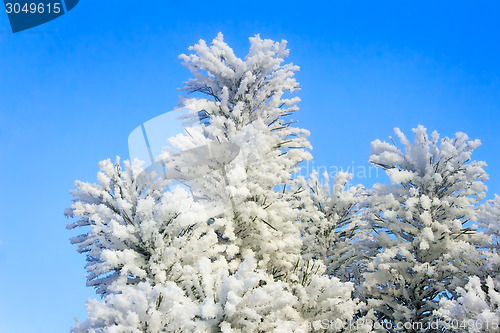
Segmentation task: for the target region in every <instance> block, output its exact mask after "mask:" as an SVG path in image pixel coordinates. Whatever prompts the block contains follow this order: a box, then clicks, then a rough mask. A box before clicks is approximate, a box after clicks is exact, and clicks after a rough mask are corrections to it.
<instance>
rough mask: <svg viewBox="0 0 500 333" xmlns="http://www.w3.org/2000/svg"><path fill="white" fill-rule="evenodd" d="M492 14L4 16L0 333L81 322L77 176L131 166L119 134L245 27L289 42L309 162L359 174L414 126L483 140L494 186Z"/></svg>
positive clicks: (172, 102)
mask: <svg viewBox="0 0 500 333" xmlns="http://www.w3.org/2000/svg"><path fill="white" fill-rule="evenodd" d="M499 17H500V5H499V3H498V2H496V1H493V0H490V1H481V0H479V1H439V4H438V3H437V2H436V1H402V0H398V1H365V2H360V1H325V2H323V3H322V2H314V1H313V2H311V1H302V2H295V3H294V2H280V1H262V2H261V1H253V2H245V4H244V5H240V2H238V1H230V2H229V1H227V2H209V1H201V2H197V1H182V0H181V1H175V2H172V1H149V2H145V1H128V0H125V1H85V0H82V1H80V3H79V4H78V5H77V7H75V8H74V9H73V10H72V11H71V12H69V13H68V14H67V15H64V16H62V17H60V18H59V19H57V20H54V21H52V22H50V23H48V24H45V25H43V26H40V27H37V28H35V29H32V30H28V31H25V32H21V33H17V34H12V33H10V27H9V25H8V22H7V15H6V14H5V12H3V10H2V12H0V61H1V63H0V270H1V271H0V332H5V333H11V332H12V333H18V332H21V333H35V332H37V333H38V332H47V333H58V332H67V331H68V330H69V327H70V326H71V325H72V324H73V316H78V317H79V318H82V319H83V318H84V317H85V308H84V303H85V300H86V299H87V298H88V297H91V296H93V295H94V293H93V290H91V289H89V288H86V287H85V271H84V269H83V266H84V264H85V258H84V256H82V255H79V254H77V253H76V251H75V249H74V247H73V246H71V245H70V244H69V240H68V238H69V237H70V236H71V235H72V234H74V233H72V232H69V231H66V230H65V225H66V223H67V220H66V219H65V217H64V216H63V211H64V208H65V207H67V206H69V205H70V203H71V196H70V195H69V193H68V192H69V190H70V189H72V188H73V181H74V180H75V179H80V180H85V181H95V179H96V172H97V171H98V167H97V163H98V161H100V160H103V159H106V158H112V159H114V157H115V156H116V155H120V156H123V157H128V150H127V137H128V135H129V133H130V132H131V131H132V130H133V129H134V128H135V127H136V126H138V125H139V124H141V123H143V122H144V121H146V120H148V119H151V118H153V117H155V116H158V115H160V114H162V113H164V112H166V111H168V110H170V109H172V108H173V107H174V106H176V104H177V97H178V94H179V93H178V91H177V90H176V89H177V88H179V87H181V83H182V81H184V80H186V79H188V78H189V77H190V74H189V72H188V71H187V70H185V69H184V68H183V67H182V66H181V65H180V61H179V60H178V59H177V56H178V55H179V54H180V53H183V52H187V48H188V46H190V45H193V44H194V43H195V42H197V41H198V40H199V39H200V38H203V39H205V40H211V39H212V38H213V37H215V36H216V34H217V33H218V32H219V31H221V32H222V33H223V34H224V35H225V39H226V41H227V42H228V43H229V44H230V45H231V46H232V47H233V48H234V49H235V50H236V52H237V54H238V55H240V56H244V55H245V54H246V51H247V48H248V46H249V43H248V37H249V36H252V35H254V34H256V33H260V34H261V36H262V37H265V38H271V39H275V40H279V39H286V40H288V42H289V48H290V49H291V55H290V57H289V61H292V62H294V63H295V64H297V65H299V66H301V71H300V72H299V73H298V74H297V79H298V80H299V82H300V83H301V85H302V87H303V90H302V91H301V92H300V93H299V96H300V97H301V99H302V102H301V104H300V105H301V110H300V111H299V113H297V114H296V116H295V118H296V119H297V120H299V121H300V125H301V126H302V127H305V128H308V129H310V130H311V131H312V135H311V141H312V144H313V146H314V150H313V153H314V155H315V158H316V159H315V165H317V166H318V165H324V166H337V167H340V166H343V167H347V166H352V165H356V166H358V165H367V163H366V161H367V159H368V156H369V152H370V142H371V141H372V140H374V139H376V138H380V139H387V138H388V136H389V135H392V134H393V130H392V129H393V127H396V126H398V127H400V128H401V129H402V130H403V131H405V132H409V131H410V130H411V128H413V127H415V126H417V125H418V124H423V125H424V126H426V127H427V128H428V129H429V130H434V129H436V130H438V131H439V132H440V133H441V134H442V135H447V136H452V135H454V133H455V132H457V131H463V132H466V133H467V134H469V136H470V137H471V138H479V139H481V141H482V142H483V146H482V147H481V148H480V149H478V151H477V152H476V153H475V154H474V155H473V156H474V157H475V159H478V160H485V161H486V162H487V163H488V165H489V166H488V168H487V171H488V172H489V173H490V175H491V181H489V182H488V186H489V188H490V192H489V195H488V196H489V197H492V196H493V193H500V161H499V153H500V135H499V134H498V130H499V128H500V126H499V125H500V62H499V59H500V20H499ZM381 178H383V177H381ZM359 181H360V182H362V183H365V184H367V185H370V184H371V183H373V181H376V179H359Z"/></svg>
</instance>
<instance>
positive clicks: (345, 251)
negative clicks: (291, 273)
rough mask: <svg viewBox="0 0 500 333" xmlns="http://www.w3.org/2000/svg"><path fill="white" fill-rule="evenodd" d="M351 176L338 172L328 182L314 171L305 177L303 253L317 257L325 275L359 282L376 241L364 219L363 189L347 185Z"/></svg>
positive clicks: (373, 250) (360, 186)
mask: <svg viewBox="0 0 500 333" xmlns="http://www.w3.org/2000/svg"><path fill="white" fill-rule="evenodd" d="M351 179H352V175H351V174H349V173H346V172H338V173H337V174H336V175H335V177H334V179H333V181H332V182H331V184H330V180H329V175H328V173H326V172H325V173H324V174H323V177H322V178H320V177H319V175H318V173H317V172H316V171H314V172H313V173H312V174H311V175H310V176H309V178H308V179H307V181H306V180H304V181H305V182H306V185H305V186H303V187H306V188H308V190H309V191H307V192H305V193H304V194H302V195H301V202H302V203H303V210H302V211H301V212H302V213H303V214H302V220H303V223H302V235H303V251H302V252H303V256H304V258H306V259H312V258H314V259H320V260H322V261H323V262H324V263H325V265H326V267H327V272H328V274H330V275H332V276H336V277H339V278H340V279H341V280H343V281H351V282H353V283H354V284H355V285H359V284H360V283H361V281H362V278H363V277H362V273H363V271H364V270H365V267H366V265H367V262H368V261H369V260H371V258H372V257H373V256H374V253H375V252H376V248H374V246H376V243H374V242H373V241H372V239H371V238H370V236H369V233H370V230H369V229H368V227H369V226H368V225H367V224H366V219H364V218H363V212H364V208H365V203H366V190H365V188H364V187H363V186H362V185H356V186H349V185H348V183H349V182H350V181H351Z"/></svg>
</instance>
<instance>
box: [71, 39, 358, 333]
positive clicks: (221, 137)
mask: <svg viewBox="0 0 500 333" xmlns="http://www.w3.org/2000/svg"><path fill="white" fill-rule="evenodd" d="M250 43H251V47H250V52H249V54H248V55H247V56H246V58H245V59H244V60H243V59H240V58H238V57H236V56H235V54H234V52H233V50H232V49H231V48H230V47H229V46H228V45H227V44H226V43H225V42H224V41H223V38H222V35H219V36H217V38H215V39H214V40H213V42H212V44H211V45H210V46H208V45H207V44H206V43H205V42H204V41H200V42H199V43H198V44H196V45H195V46H193V47H192V48H191V50H192V51H194V53H193V54H191V55H181V59H183V60H184V65H185V66H186V67H187V68H188V69H189V70H190V71H191V72H192V73H193V75H194V79H191V80H189V81H188V82H186V86H185V91H187V92H188V94H190V95H191V96H189V97H186V98H182V99H181V101H180V107H179V110H180V111H182V112H184V117H185V118H186V119H189V120H191V123H192V124H193V125H194V126H193V127H190V128H188V129H187V130H186V134H180V135H178V136H176V137H174V138H172V139H171V143H172V145H173V146H175V147H177V148H178V149H179V150H180V151H181V152H180V153H179V152H177V153H174V152H172V151H168V150H166V151H165V152H164V153H163V154H162V156H161V161H162V162H163V163H164V164H165V166H166V168H167V170H166V174H170V175H175V177H176V178H178V180H179V181H181V182H183V184H184V185H185V187H184V188H186V189H187V190H185V189H184V188H183V187H173V186H171V187H172V188H170V189H167V188H166V185H167V184H166V183H162V182H155V181H154V177H153V176H149V175H143V174H142V173H141V170H140V167H139V165H138V164H137V163H132V164H130V163H128V162H125V170H122V169H121V167H120V165H119V163H118V162H117V163H116V164H115V165H114V166H113V164H111V162H109V161H105V162H103V163H101V169H102V170H103V171H102V172H101V173H99V176H98V178H99V182H100V183H99V184H87V183H80V182H78V183H77V187H78V191H76V192H75V202H74V204H73V205H72V208H71V209H70V210H69V211H68V215H71V216H77V217H79V220H78V221H77V222H75V223H73V224H70V225H69V228H77V227H78V228H79V227H87V229H86V232H85V233H84V234H83V235H81V236H78V237H75V238H73V240H72V241H73V243H75V244H78V250H79V251H80V252H82V253H87V260H88V264H87V270H88V271H89V275H88V281H89V285H91V286H95V287H96V288H97V290H98V292H99V293H101V294H102V295H103V299H102V300H101V301H97V300H93V301H89V302H88V304H87V308H88V316H87V320H86V321H85V322H78V323H77V325H76V327H75V328H74V331H75V332H308V331H311V329H312V326H313V323H315V325H323V328H324V329H325V330H326V331H330V332H336V331H341V330H342V326H343V323H346V322H347V321H348V320H349V319H351V318H352V316H353V314H354V312H355V311H356V309H357V307H358V305H357V302H356V301H355V300H353V299H352V298H351V292H352V284H350V283H342V282H340V281H339V279H337V278H335V277H330V276H329V275H328V274H327V273H325V270H326V268H325V266H324V264H323V263H322V262H321V260H309V261H303V260H301V253H300V250H301V247H302V237H301V234H300V230H299V222H298V221H299V215H300V210H301V207H300V201H299V197H298V196H299V195H300V191H302V190H304V189H302V188H301V187H300V182H299V181H298V180H296V179H295V178H294V177H293V174H294V173H295V172H297V171H298V164H299V163H300V162H301V161H303V160H305V159H308V158H310V154H309V152H308V149H309V148H310V144H309V142H308V140H307V135H308V132H307V131H305V130H301V129H299V128H296V127H294V126H293V121H292V120H291V119H289V116H290V115H291V114H292V113H293V112H294V111H296V110H297V109H298V108H297V106H296V103H297V102H298V101H299V99H298V98H297V97H292V96H291V93H292V92H294V91H296V90H298V88H299V86H298V83H297V82H296V81H295V79H294V78H293V73H294V71H296V70H298V67H297V66H294V65H292V64H283V61H284V58H285V57H286V56H287V55H288V50H287V49H286V42H285V41H282V42H278V43H277V42H273V41H271V40H263V39H261V38H260V37H259V36H256V37H254V38H250ZM224 145H236V146H237V147H238V156H237V157H236V158H235V159H233V160H231V159H225V158H222V162H220V161H219V162H220V163H217V161H215V162H214V161H213V159H214V156H212V155H211V154H212V153H210V156H209V157H208V158H206V156H205V157H204V158H200V159H199V160H202V161H205V162H207V161H208V162H207V163H209V164H210V165H211V168H210V169H211V170H209V171H208V172H205V171H206V168H203V167H202V168H200V166H199V165H195V164H192V165H184V166H179V164H178V163H176V160H177V161H178V160H179V158H181V156H189V157H190V159H187V160H193V159H196V158H195V157H196V152H202V151H203V149H205V148H206V147H212V148H214V149H215V151H216V152H215V155H217V154H218V152H219V153H220V152H221V151H222V150H223V149H221V147H223V146H224ZM203 147H205V148H203ZM232 147H234V146H232ZM212 148H210V149H208V150H209V151H212V152H213V150H214V149H212ZM197 149H199V150H197ZM188 151H190V153H187V155H186V154H185V155H182V153H183V152H188ZM193 151H194V152H195V153H193ZM232 152H234V149H233V150H232ZM194 162H196V161H193V163H194ZM200 169H201V170H204V172H205V173H203V174H200V173H199V170H200ZM221 208H222V209H221ZM320 320H323V321H320ZM324 320H327V324H325V322H324ZM325 325H327V326H325Z"/></svg>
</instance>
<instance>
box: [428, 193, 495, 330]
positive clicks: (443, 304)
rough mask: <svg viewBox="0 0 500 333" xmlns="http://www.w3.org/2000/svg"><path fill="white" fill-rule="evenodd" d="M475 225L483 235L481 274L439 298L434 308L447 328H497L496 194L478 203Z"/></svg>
mask: <svg viewBox="0 0 500 333" xmlns="http://www.w3.org/2000/svg"><path fill="white" fill-rule="evenodd" d="M479 227H480V230H482V232H484V233H485V234H486V235H487V238H485V241H486V242H485V243H484V244H483V245H482V249H483V251H484V252H483V255H484V257H485V258H486V262H485V264H484V266H483V267H482V270H481V272H480V273H481V275H479V276H476V275H475V276H471V277H470V278H469V281H468V283H467V285H466V286H465V288H458V289H457V294H458V295H459V297H458V298H457V299H451V300H449V299H442V300H441V301H440V303H439V306H440V307H439V309H438V310H437V311H436V315H437V316H439V317H440V318H441V320H442V321H443V323H445V325H447V327H448V329H447V331H449V332H499V331H500V196H498V195H495V199H493V200H488V201H487V202H486V203H484V204H483V205H481V211H480V219H479ZM456 323H458V324H459V325H456Z"/></svg>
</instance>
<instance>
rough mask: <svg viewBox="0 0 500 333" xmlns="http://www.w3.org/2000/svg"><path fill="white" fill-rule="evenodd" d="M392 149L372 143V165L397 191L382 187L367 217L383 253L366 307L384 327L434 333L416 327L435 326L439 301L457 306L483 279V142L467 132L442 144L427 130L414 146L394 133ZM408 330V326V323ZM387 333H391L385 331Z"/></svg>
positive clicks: (369, 280) (368, 277)
mask: <svg viewBox="0 0 500 333" xmlns="http://www.w3.org/2000/svg"><path fill="white" fill-rule="evenodd" d="M395 132H396V134H397V135H398V137H399V140H400V141H401V143H402V145H403V149H400V148H398V147H397V146H396V144H395V143H394V142H392V144H391V143H387V142H381V141H379V140H376V141H374V142H373V143H372V148H373V151H372V153H371V157H370V161H371V163H373V164H375V165H377V166H379V167H381V168H382V169H384V170H385V171H386V173H387V175H388V176H389V179H390V181H391V185H383V184H377V185H375V186H374V189H373V192H372V193H371V195H370V198H369V205H370V210H371V213H370V214H369V215H368V216H369V220H370V223H371V224H372V227H373V230H374V231H375V233H374V235H373V237H374V239H375V240H376V241H377V242H378V244H379V247H380V249H381V250H380V253H379V254H378V255H377V256H376V257H375V258H374V260H373V261H372V262H371V263H370V265H369V267H368V268H369V269H370V272H368V273H366V274H365V282H364V287H365V292H366V297H367V298H368V307H369V308H371V309H373V310H374V311H375V314H376V315H377V317H378V319H379V320H380V321H381V322H387V323H389V324H390V325H393V328H392V329H388V330H387V331H388V332H396V331H398V330H397V329H396V325H397V324H398V323H402V324H404V323H412V325H415V326H413V327H412V328H410V329H405V330H404V331H405V332H424V331H425V332H430V331H432V330H431V329H427V330H424V329H419V328H418V325H423V327H426V325H428V324H430V323H431V322H432V321H433V320H435V318H436V317H435V316H434V314H433V311H434V310H436V309H437V307H438V302H439V300H441V299H443V298H447V299H456V298H457V296H458V295H457V288H458V287H464V286H465V284H466V282H467V278H468V277H469V276H471V275H476V274H479V273H480V268H481V266H482V265H483V262H484V259H483V256H482V255H481V253H480V251H478V246H480V244H481V242H482V237H481V233H478V232H477V228H476V225H474V224H473V222H474V221H477V212H478V209H477V205H478V202H479V201H480V200H482V199H483V198H484V196H485V191H486V186H485V185H484V183H483V181H484V180H486V179H487V174H486V173H485V171H484V169H483V167H484V166H485V164H484V163H483V162H476V161H471V154H472V152H473V151H474V150H475V149H476V148H477V147H478V146H479V145H480V142H479V140H473V141H469V139H468V137H467V136H466V135H465V134H463V133H457V134H456V136H455V137H454V138H451V139H450V138H447V137H446V138H443V139H441V140H439V135H438V134H437V132H433V133H432V136H431V138H429V137H428V135H427V131H426V129H425V128H424V127H423V126H418V127H417V128H416V129H414V130H413V132H414V134H415V139H414V142H413V143H412V142H410V141H409V140H408V139H407V138H406V136H405V135H404V134H403V133H402V132H401V131H400V130H399V129H396V130H395ZM407 325H409V324H407ZM381 331H385V330H381Z"/></svg>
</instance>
